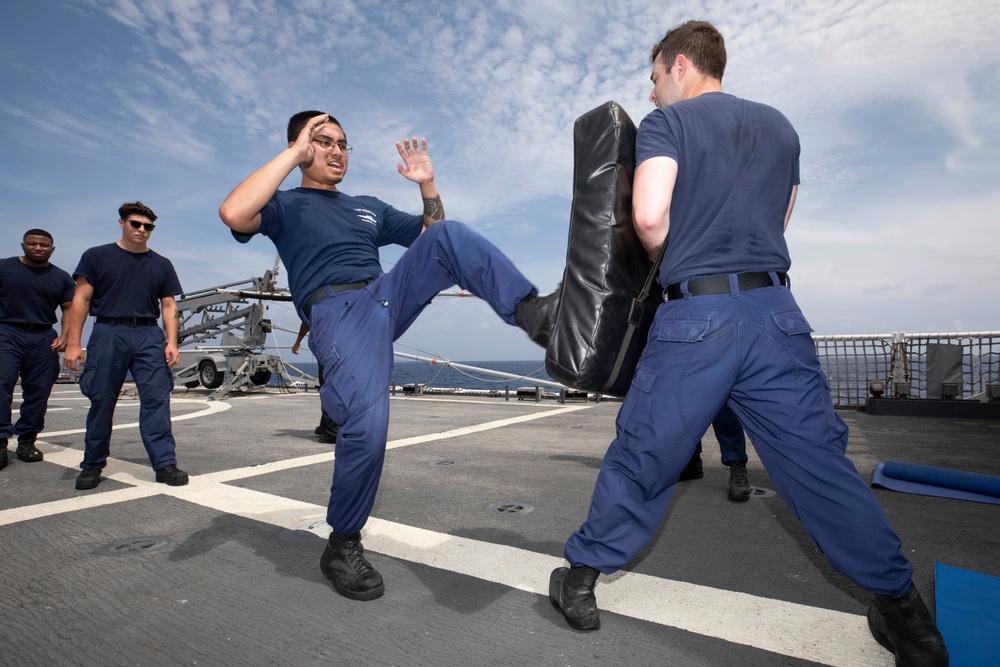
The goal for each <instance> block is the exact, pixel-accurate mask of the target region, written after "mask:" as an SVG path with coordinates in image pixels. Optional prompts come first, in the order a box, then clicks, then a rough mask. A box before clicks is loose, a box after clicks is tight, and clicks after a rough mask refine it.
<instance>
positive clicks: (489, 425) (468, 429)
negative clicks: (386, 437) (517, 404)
mask: <svg viewBox="0 0 1000 667" xmlns="http://www.w3.org/2000/svg"><path fill="white" fill-rule="evenodd" d="M590 407H592V406H589V405H574V406H566V407H562V408H559V409H557V410H549V411H546V412H536V413H534V414H530V415H519V416H517V417H509V418H507V419H498V420H496V421H491V422H484V423H482V424H475V425H473V426H463V427H462V428H456V429H451V430H450V431H441V432H440V433H430V434H428V435H417V436H413V437H412V438H403V439H402V440H393V441H392V442H390V443H389V444H387V445H386V449H395V448H396V447H406V446H408V445H417V444H420V443H424V442H432V441H434V440H446V439H448V438H457V437H459V436H462V435H468V434H470V433H480V432H482V431H490V430H493V429H497V428H503V427H504V426H510V425H512V424H520V423H523V422H529V421H534V420H536V419H545V418H547V417H554V416H556V415H561V414H565V413H567V412H576V411H577V410H587V409H589V408H590Z"/></svg>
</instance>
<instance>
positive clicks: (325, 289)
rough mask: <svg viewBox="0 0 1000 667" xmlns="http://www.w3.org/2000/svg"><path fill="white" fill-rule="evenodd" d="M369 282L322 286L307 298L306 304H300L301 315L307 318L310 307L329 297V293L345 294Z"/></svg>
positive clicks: (369, 280)
mask: <svg viewBox="0 0 1000 667" xmlns="http://www.w3.org/2000/svg"><path fill="white" fill-rule="evenodd" d="M371 281H372V279H371V278H369V279H368V280H362V281H361V282H357V283H344V284H343V285H323V286H322V287H320V288H319V289H318V290H316V291H315V292H313V293H312V294H310V295H309V298H308V299H306V302H305V303H304V304H302V314H303V315H305V316H306V317H309V312H310V311H311V310H312V307H313V306H315V305H316V304H317V303H319V302H320V301H322V300H323V299H325V298H327V297H328V296H330V294H331V292H332V293H333V294H337V293H339V292H347V291H350V290H352V289H361V288H362V287H364V286H365V285H367V284H368V283H370V282H371Z"/></svg>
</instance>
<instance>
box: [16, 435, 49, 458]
mask: <svg viewBox="0 0 1000 667" xmlns="http://www.w3.org/2000/svg"><path fill="white" fill-rule="evenodd" d="M37 439H38V434H37V433H22V434H21V435H19V436H17V452H16V453H17V458H19V459H20V460H22V461H24V462H25V463H35V462H37V461H41V460H42V459H44V458H45V457H44V456H43V455H42V453H41V452H40V451H39V450H38V447H35V440H37Z"/></svg>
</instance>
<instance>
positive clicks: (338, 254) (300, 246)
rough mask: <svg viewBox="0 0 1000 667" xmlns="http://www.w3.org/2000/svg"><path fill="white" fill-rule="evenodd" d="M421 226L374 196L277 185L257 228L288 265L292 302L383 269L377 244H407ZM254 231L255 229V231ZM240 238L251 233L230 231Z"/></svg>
mask: <svg viewBox="0 0 1000 667" xmlns="http://www.w3.org/2000/svg"><path fill="white" fill-rule="evenodd" d="M422 229H423V219H422V218H421V217H420V216H419V215H413V214H411V213H404V212H402V211H398V210H396V209H395V208H393V207H392V206H389V205H388V204H386V203H385V202H383V201H380V200H378V199H376V198H375V197H367V196H360V197H355V196H352V195H346V194H344V193H343V192H331V191H329V190H318V189H314V188H294V189H292V190H279V191H278V192H275V193H274V196H273V197H271V199H270V200H269V201H268V202H267V204H266V205H265V206H264V209H263V210H262V211H261V212H260V228H259V229H258V230H257V232H259V233H261V234H263V235H264V236H267V237H268V238H269V239H271V241H273V242H274V245H275V247H276V248H277V249H278V255H280V256H281V261H282V262H284V264H285V268H287V269H288V287H289V289H290V290H291V292H292V299H293V300H294V301H295V305H296V306H297V307H298V308H299V310H300V311H301V310H302V304H303V303H304V302H305V300H306V299H307V298H309V295H310V294H312V293H313V292H315V291H316V290H317V289H319V288H320V287H322V286H323V285H330V284H333V285H342V284H347V283H356V282H360V281H362V280H368V279H371V278H375V277H376V276H378V275H379V274H381V273H382V265H381V264H380V263H379V256H378V249H379V248H380V247H381V246H386V245H391V244H397V245H401V246H403V247H405V248H408V247H410V244H411V243H413V242H414V241H415V240H416V238H417V237H418V236H420V232H421V230H422ZM257 232H255V233H257ZM233 236H234V237H235V238H236V240H237V241H239V242H240V243H246V242H247V241H249V240H250V239H251V238H252V237H253V236H254V234H241V233H239V232H237V231H233Z"/></svg>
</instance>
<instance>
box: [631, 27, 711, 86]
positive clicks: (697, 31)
mask: <svg viewBox="0 0 1000 667" xmlns="http://www.w3.org/2000/svg"><path fill="white" fill-rule="evenodd" d="M682 53H683V54H684V55H685V56H687V57H688V58H689V59H690V60H691V63H692V64H694V66H695V67H696V68H698V71H699V72H701V73H702V74H706V75H708V76H710V77H712V78H713V79H718V80H719V81H722V74H723V73H724V72H725V71H726V42H725V40H724V39H722V34H721V33H720V32H719V31H718V30H717V29H716V28H715V26H714V25H712V24H711V23H709V22H708V21H688V22H686V23H682V24H680V25H679V26H677V27H676V28H673V29H671V30H669V31H667V34H666V35H664V36H663V39H661V40H660V41H659V42H657V43H656V45H655V46H653V51H652V53H650V54H649V61H650V62H652V63H656V59H657V58H660V57H662V58H663V63H664V64H665V65H666V66H667V67H670V66H671V65H672V64H673V62H674V59H675V58H676V57H677V56H678V55H680V54H682Z"/></svg>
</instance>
